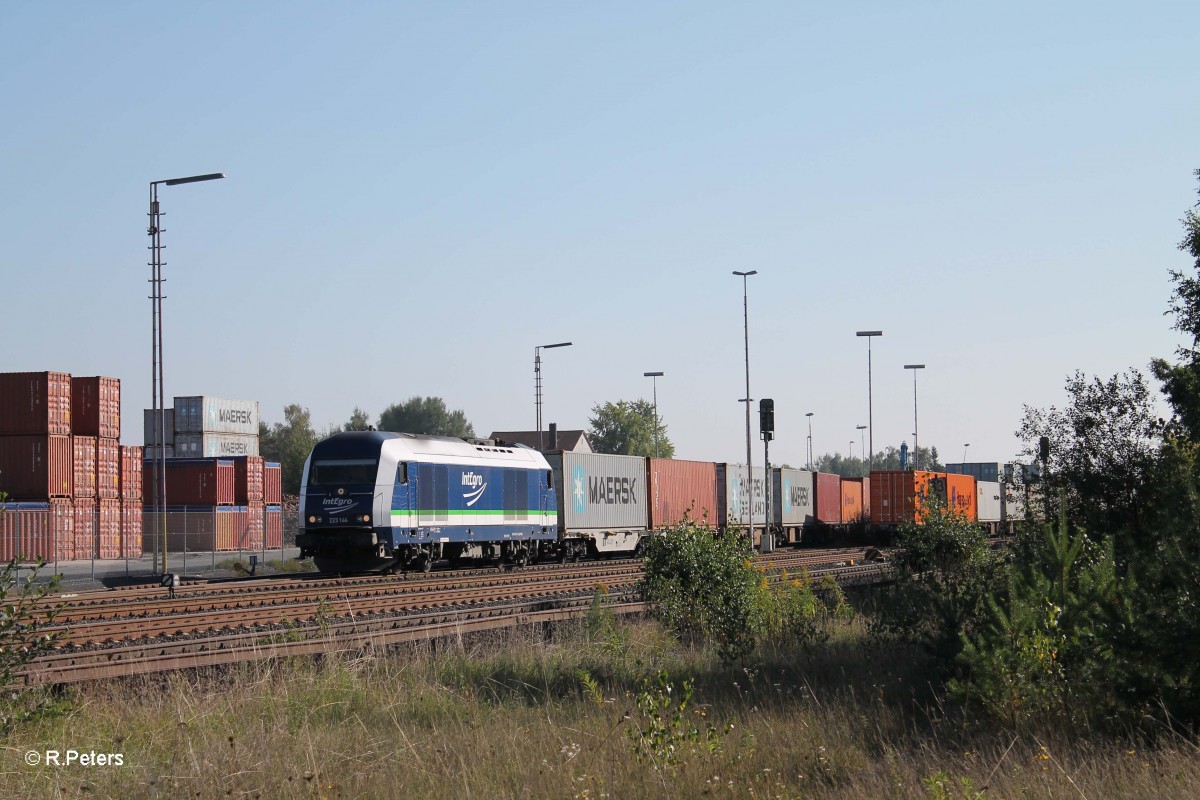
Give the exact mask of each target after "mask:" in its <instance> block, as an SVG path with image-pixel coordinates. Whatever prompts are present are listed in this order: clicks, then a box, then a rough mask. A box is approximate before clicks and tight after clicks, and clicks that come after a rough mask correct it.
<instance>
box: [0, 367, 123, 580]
mask: <svg viewBox="0 0 1200 800" xmlns="http://www.w3.org/2000/svg"><path fill="white" fill-rule="evenodd" d="M120 433H121V381H120V380H118V379H117V378H105V377H99V376H97V377H87V378H72V377H71V376H70V375H68V374H67V373H65V372H11V373H4V374H0V490H2V491H5V492H7V493H8V495H9V497H10V499H13V500H17V501H31V502H19V503H18V504H16V505H15V506H14V505H12V504H10V506H9V509H10V510H12V511H13V512H14V513H13V514H12V515H9V514H7V513H5V514H4V517H5V519H4V521H3V523H0V529H2V530H3V534H2V535H0V540H2V541H0V554H3V555H4V557H5V558H11V557H13V556H16V555H20V556H22V557H25V558H37V557H40V558H45V559H47V560H59V561H64V560H69V559H73V558H74V559H83V558H95V557H99V558H117V557H120V556H121V555H133V556H137V555H140V554H141V535H140V530H137V529H135V530H133V531H131V532H130V535H129V536H125V535H123V526H122V519H123V516H122V511H121V502H122V498H123V497H124V496H125V495H126V493H127V494H128V495H129V496H130V497H131V498H136V500H137V502H138V503H140V498H141V489H140V487H138V486H136V485H135V484H131V485H130V486H129V487H128V489H127V490H126V489H123V488H122V469H121V467H122V464H121V458H122V456H121V446H120V443H119V437H120ZM139 461H140V453H139ZM139 478H140V475H139ZM123 542H124V543H126V544H127V545H128V546H126V547H124V548H123V546H122V544H123Z"/></svg>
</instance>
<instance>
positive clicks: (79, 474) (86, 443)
mask: <svg viewBox="0 0 1200 800" xmlns="http://www.w3.org/2000/svg"><path fill="white" fill-rule="evenodd" d="M71 449H72V450H73V451H74V454H75V469H74V475H75V480H74V484H73V485H72V494H73V495H74V496H75V497H77V498H78V497H95V496H96V437H95V436H72V437H71Z"/></svg>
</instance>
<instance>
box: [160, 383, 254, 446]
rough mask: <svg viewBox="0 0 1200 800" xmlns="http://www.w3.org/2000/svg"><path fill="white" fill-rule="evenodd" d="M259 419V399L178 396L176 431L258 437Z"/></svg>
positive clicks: (176, 401) (176, 403)
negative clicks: (238, 434)
mask: <svg viewBox="0 0 1200 800" xmlns="http://www.w3.org/2000/svg"><path fill="white" fill-rule="evenodd" d="M258 421H259V416H258V401H257V400H230V399H229V398H226V397H205V396H196V397H176V398H175V432H176V433H240V434H243V435H250V434H252V435H254V436H257V435H258ZM255 454H256V453H254V454H251V455H255ZM239 455H246V454H245V453H241V454H239Z"/></svg>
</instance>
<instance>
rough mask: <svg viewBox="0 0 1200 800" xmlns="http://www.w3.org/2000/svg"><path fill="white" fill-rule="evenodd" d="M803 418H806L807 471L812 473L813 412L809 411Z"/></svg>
mask: <svg viewBox="0 0 1200 800" xmlns="http://www.w3.org/2000/svg"><path fill="white" fill-rule="evenodd" d="M804 416H806V417H808V470H809V472H812V418H813V412H811V411H809V412H808V413H807V414H805V415H804Z"/></svg>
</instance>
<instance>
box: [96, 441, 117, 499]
mask: <svg viewBox="0 0 1200 800" xmlns="http://www.w3.org/2000/svg"><path fill="white" fill-rule="evenodd" d="M96 496H97V497H99V498H100V499H102V500H120V499H121V444H120V442H118V441H117V440H116V439H105V438H99V439H96Z"/></svg>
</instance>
